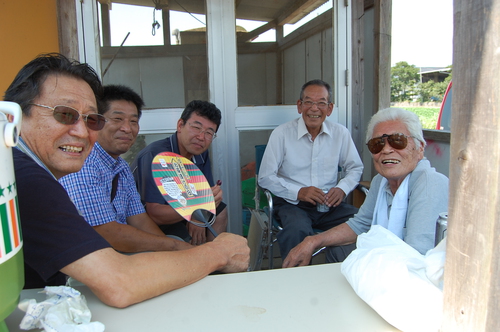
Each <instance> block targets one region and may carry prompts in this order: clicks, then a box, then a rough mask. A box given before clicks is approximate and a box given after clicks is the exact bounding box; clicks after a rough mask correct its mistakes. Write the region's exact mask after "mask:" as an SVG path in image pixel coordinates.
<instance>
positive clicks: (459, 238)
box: [441, 0, 500, 332]
mask: <svg viewBox="0 0 500 332" xmlns="http://www.w3.org/2000/svg"><path fill="white" fill-rule="evenodd" d="M453 12H454V13H453V17H454V34H453V90H454V91H453V97H452V109H453V118H452V123H451V131H452V133H453V135H452V136H451V151H450V163H451V165H450V203H449V213H448V216H449V217H448V242H447V247H446V251H447V252H446V265H445V275H444V322H443V325H442V329H441V331H453V332H461V331H463V332H466V331H467V332H469V331H500V318H499V316H498V313H499V308H500V278H499V276H500V76H499V75H498V73H499V72H500V53H499V51H498V50H499V48H498V40H499V39H500V0H483V1H479V2H477V1H468V0H455V1H454V8H453Z"/></svg>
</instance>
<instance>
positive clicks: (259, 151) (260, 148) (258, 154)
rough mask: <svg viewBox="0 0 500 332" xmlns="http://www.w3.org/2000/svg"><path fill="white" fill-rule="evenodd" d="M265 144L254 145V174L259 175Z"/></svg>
mask: <svg viewBox="0 0 500 332" xmlns="http://www.w3.org/2000/svg"><path fill="white" fill-rule="evenodd" d="M266 146H267V144H262V145H256V146H255V174H259V169H260V163H261V161H262V157H263V156H264V151H266Z"/></svg>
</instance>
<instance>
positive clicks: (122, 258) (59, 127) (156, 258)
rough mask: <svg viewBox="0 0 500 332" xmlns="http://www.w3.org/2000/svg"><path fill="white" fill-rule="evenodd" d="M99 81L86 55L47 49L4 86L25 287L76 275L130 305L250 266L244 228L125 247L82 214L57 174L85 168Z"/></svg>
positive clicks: (107, 299)
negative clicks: (179, 246) (16, 109)
mask: <svg viewBox="0 0 500 332" xmlns="http://www.w3.org/2000/svg"><path fill="white" fill-rule="evenodd" d="M101 90H102V86H101V82H100V80H99V77H98V76H97V74H96V73H95V71H94V70H93V69H92V68H90V67H89V66H88V65H86V64H81V63H78V62H76V61H70V60H69V59H67V58H66V57H64V56H62V55H60V54H46V55H41V56H38V57H37V58H35V59H34V60H32V61H31V62H29V63H28V64H27V65H26V66H24V67H23V68H22V69H21V71H20V72H19V73H18V74H17V76H16V77H15V79H14V81H13V82H12V84H11V85H10V86H9V88H8V89H7V91H6V93H5V97H4V99H5V100H6V101H12V102H16V103H18V104H19V105H20V106H21V109H22V111H23V119H22V126H21V137H20V141H19V144H18V147H17V149H13V159H14V171H15V176H16V185H15V187H16V188H17V197H18V202H19V213H20V219H21V227H22V234H23V251H24V266H25V267H24V274H25V288H39V287H44V286H47V285H52V286H58V285H64V284H65V283H66V279H67V277H68V276H70V277H73V278H74V279H77V280H79V281H80V282H82V283H84V284H85V285H86V286H87V287H89V288H90V289H91V290H92V291H93V292H94V293H95V294H96V296H97V297H98V298H99V299H100V300H101V301H103V302H104V303H106V304H108V305H110V306H115V307H126V306H129V305H131V304H134V303H137V302H141V301H144V300H146V299H149V298H152V297H155V296H158V295H160V294H163V293H165V292H168V291H171V290H174V289H177V288H180V287H184V286H186V285H189V284H191V283H193V282H196V281H198V280H200V279H202V278H203V277H205V276H206V275H208V274H209V273H211V272H214V271H223V272H238V271H246V269H247V268H248V263H249V259H250V258H249V252H250V250H249V248H248V245H247V243H246V240H245V239H244V238H243V237H241V236H237V235H234V234H227V233H224V234H221V235H219V236H218V237H217V238H216V239H215V240H214V241H213V242H211V243H207V244H205V245H203V246H200V247H195V248H191V249H186V250H180V251H159V252H146V253H137V254H135V255H130V256H129V255H123V254H121V253H119V252H117V251H115V250H114V249H113V248H111V246H110V244H109V243H108V242H107V241H106V240H105V239H104V238H103V237H102V236H100V235H99V233H97V232H96V231H95V230H94V229H93V228H92V227H91V226H90V225H89V224H88V223H87V222H86V221H85V219H84V218H83V217H82V216H81V215H80V214H79V212H78V210H77V209H76V207H75V205H74V204H73V203H72V201H71V199H70V198H69V196H68V194H67V192H66V190H64V188H63V187H62V185H61V184H60V183H59V182H58V181H57V180H58V179H59V178H61V177H63V176H65V175H67V174H69V173H73V172H78V171H79V170H80V169H81V167H82V165H83V163H84V161H85V159H86V158H87V156H88V155H89V153H90V151H91V150H92V147H93V146H94V143H95V141H96V139H97V136H98V131H99V130H101V129H102V128H103V126H104V124H105V121H106V120H105V118H104V117H103V116H102V115H99V114H98V113H99V111H100V110H102V108H101V105H99V101H100V97H101ZM40 105H42V106H40ZM80 120H82V121H80Z"/></svg>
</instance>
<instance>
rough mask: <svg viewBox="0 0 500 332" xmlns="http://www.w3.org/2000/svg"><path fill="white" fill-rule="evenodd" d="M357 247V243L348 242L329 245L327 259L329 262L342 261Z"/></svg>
mask: <svg viewBox="0 0 500 332" xmlns="http://www.w3.org/2000/svg"><path fill="white" fill-rule="evenodd" d="M354 249H356V243H351V244H346V245H345V246H338V247H327V248H326V252H325V260H326V262H327V263H341V262H343V261H344V259H346V258H347V256H349V254H350V253H351V252H352V251H353V250H354Z"/></svg>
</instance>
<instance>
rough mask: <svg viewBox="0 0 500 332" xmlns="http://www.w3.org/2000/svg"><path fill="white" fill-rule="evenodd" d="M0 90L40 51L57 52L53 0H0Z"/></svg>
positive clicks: (2, 93)
mask: <svg viewBox="0 0 500 332" xmlns="http://www.w3.org/2000/svg"><path fill="white" fill-rule="evenodd" d="M0 45H1V48H2V51H1V52H0V73H1V74H0V92H1V96H2V98H3V95H4V93H5V90H7V88H8V87H9V85H10V83H11V82H12V80H13V79H14V77H15V76H16V74H17V73H18V72H19V70H20V69H21V68H22V67H23V66H24V65H25V64H26V63H28V62H29V61H30V60H32V59H33V58H35V57H36V56H37V55H38V54H40V53H49V52H58V51H59V41H58V29H57V6H56V0H23V1H10V0H9V1H0Z"/></svg>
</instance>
